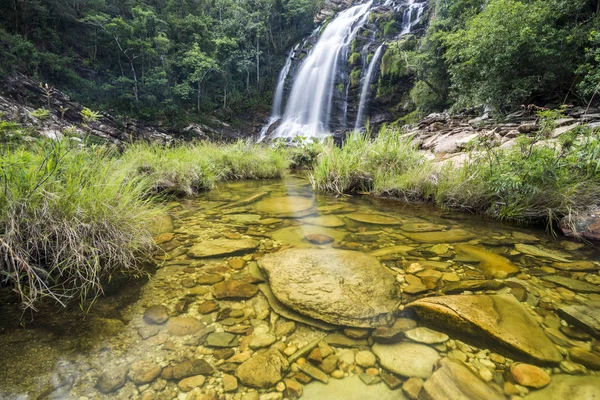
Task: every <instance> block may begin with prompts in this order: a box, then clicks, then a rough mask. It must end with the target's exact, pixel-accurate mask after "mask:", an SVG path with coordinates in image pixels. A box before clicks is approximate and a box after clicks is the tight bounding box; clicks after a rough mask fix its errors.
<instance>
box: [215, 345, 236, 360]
mask: <svg viewBox="0 0 600 400" xmlns="http://www.w3.org/2000/svg"><path fill="white" fill-rule="evenodd" d="M234 354H235V350H233V349H229V348H223V349H216V350H215V351H214V352H213V357H214V358H216V359H217V360H226V359H228V358H230V357H232V356H233V355H234Z"/></svg>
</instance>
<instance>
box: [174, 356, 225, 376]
mask: <svg viewBox="0 0 600 400" xmlns="http://www.w3.org/2000/svg"><path fill="white" fill-rule="evenodd" d="M214 371H215V369H214V368H213V366H212V365H210V364H209V363H208V362H207V361H206V360H203V359H201V358H199V359H195V360H186V361H183V362H181V363H178V364H175V365H172V379H184V378H188V377H190V376H195V375H204V376H208V375H212V373H213V372H214Z"/></svg>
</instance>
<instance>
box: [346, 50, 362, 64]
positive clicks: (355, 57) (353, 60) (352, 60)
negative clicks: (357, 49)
mask: <svg viewBox="0 0 600 400" xmlns="http://www.w3.org/2000/svg"><path fill="white" fill-rule="evenodd" d="M360 59H361V56H360V53H352V54H350V57H349V58H348V65H349V66H351V67H355V66H358V65H360Z"/></svg>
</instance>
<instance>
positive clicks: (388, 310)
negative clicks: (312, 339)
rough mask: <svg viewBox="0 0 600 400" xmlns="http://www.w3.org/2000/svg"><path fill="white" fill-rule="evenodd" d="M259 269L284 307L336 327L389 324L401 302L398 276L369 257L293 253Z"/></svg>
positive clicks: (286, 252) (306, 251)
mask: <svg viewBox="0 0 600 400" xmlns="http://www.w3.org/2000/svg"><path fill="white" fill-rule="evenodd" d="M260 266H261V268H262V269H263V270H265V272H266V273H267V275H268V280H269V284H270V286H271V290H272V291H273V294H274V295H275V297H276V298H277V299H278V300H279V301H280V302H281V303H283V304H284V305H286V306H288V307H290V308H291V309H293V310H295V311H297V312H299V313H301V314H304V315H306V316H309V317H312V318H316V319H320V320H322V321H325V322H328V323H331V324H335V325H344V326H351V327H358V328H368V327H376V326H381V325H386V324H387V323H389V322H391V321H390V320H391V318H392V312H393V310H394V309H395V306H396V305H397V303H398V302H399V301H400V297H399V296H398V294H397V288H396V282H395V278H394V275H393V274H392V273H391V272H390V271H389V270H388V269H387V268H386V267H384V266H382V265H381V264H380V263H379V261H378V260H377V259H376V258H375V257H373V256H370V255H367V254H363V253H359V252H355V251H345V250H314V249H288V250H284V251H280V252H277V253H272V254H269V255H266V256H265V257H263V259H262V260H261V261H260Z"/></svg>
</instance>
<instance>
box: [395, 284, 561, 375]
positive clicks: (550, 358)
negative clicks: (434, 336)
mask: <svg viewBox="0 0 600 400" xmlns="http://www.w3.org/2000/svg"><path fill="white" fill-rule="evenodd" d="M406 308H407V309H410V310H413V311H415V312H416V314H417V316H418V317H419V318H420V319H422V320H423V321H424V323H425V324H429V325H431V326H433V327H437V328H438V329H440V330H442V331H451V332H454V333H455V334H457V335H460V336H466V337H468V338H469V339H470V340H473V341H475V342H484V343H486V345H487V346H492V347H497V348H500V349H503V350H505V351H507V352H509V353H510V354H511V355H514V356H515V357H518V358H522V359H526V360H527V359H533V360H537V361H539V362H541V363H546V364H557V363H559V362H560V361H561V360H562V356H561V354H560V352H559V351H558V350H557V348H556V347H555V346H554V344H552V342H551V341H550V339H549V338H548V337H547V336H546V334H545V333H544V331H543V330H542V329H541V327H540V325H539V324H538V322H537V321H536V320H535V319H534V318H533V316H532V315H531V314H530V313H529V312H528V311H527V310H526V309H525V308H524V306H523V305H521V303H519V302H518V301H517V300H516V299H515V298H514V297H513V296H510V295H492V296H488V295H482V296H477V295H457V296H440V297H431V298H425V299H420V300H417V301H415V302H413V303H410V304H408V305H407V306H406Z"/></svg>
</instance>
